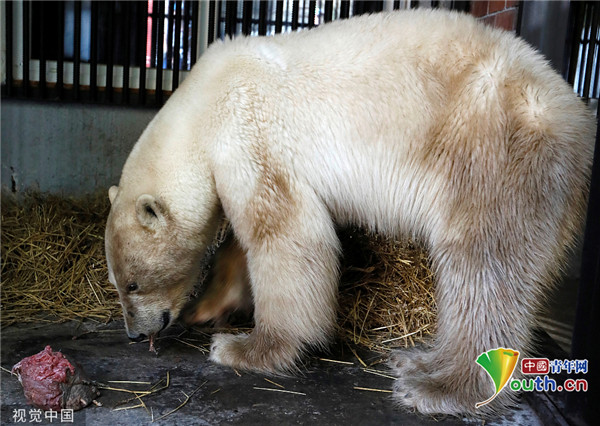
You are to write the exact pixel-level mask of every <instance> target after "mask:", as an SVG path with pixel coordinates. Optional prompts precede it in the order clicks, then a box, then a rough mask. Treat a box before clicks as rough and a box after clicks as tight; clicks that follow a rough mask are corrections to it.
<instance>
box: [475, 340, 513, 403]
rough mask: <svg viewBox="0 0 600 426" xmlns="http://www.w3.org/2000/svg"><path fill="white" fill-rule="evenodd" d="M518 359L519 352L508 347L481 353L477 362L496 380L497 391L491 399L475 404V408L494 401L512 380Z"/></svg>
mask: <svg viewBox="0 0 600 426" xmlns="http://www.w3.org/2000/svg"><path fill="white" fill-rule="evenodd" d="M518 360H519V352H518V351H515V350H513V349H507V348H497V349H491V350H489V351H487V352H484V353H482V354H481V355H479V357H478V358H477V361H476V362H477V364H479V365H480V366H481V367H483V369H484V370H485V371H486V372H487V373H488V375H489V376H490V377H491V378H492V380H493V381H494V385H495V387H496V393H494V394H493V395H492V396H491V397H490V398H489V399H487V400H485V401H482V402H478V403H477V404H475V408H479V407H481V406H482V405H485V404H488V403H489V402H492V401H493V399H494V398H496V396H497V395H498V393H499V392H500V391H501V390H502V389H503V388H504V386H506V384H507V383H508V381H509V380H510V378H511V376H512V374H513V372H514V371H515V367H516V366H517V361H518Z"/></svg>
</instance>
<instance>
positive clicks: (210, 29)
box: [207, 0, 217, 46]
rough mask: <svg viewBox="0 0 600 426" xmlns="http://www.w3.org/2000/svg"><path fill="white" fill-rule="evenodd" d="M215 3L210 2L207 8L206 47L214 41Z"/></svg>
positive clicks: (212, 0) (213, 1) (213, 0)
mask: <svg viewBox="0 0 600 426" xmlns="http://www.w3.org/2000/svg"><path fill="white" fill-rule="evenodd" d="M216 8H217V5H216V1H215V0H211V2H210V6H209V7H208V37H207V38H208V45H209V46H210V44H211V43H212V42H213V41H215V14H216Z"/></svg>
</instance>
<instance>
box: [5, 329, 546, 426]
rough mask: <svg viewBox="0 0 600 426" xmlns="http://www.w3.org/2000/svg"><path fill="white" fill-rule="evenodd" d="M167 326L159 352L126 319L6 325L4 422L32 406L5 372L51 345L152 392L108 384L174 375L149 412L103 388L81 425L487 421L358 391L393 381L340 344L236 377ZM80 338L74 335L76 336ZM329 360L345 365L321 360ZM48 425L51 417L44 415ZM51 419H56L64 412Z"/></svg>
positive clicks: (103, 376) (529, 420)
mask: <svg viewBox="0 0 600 426" xmlns="http://www.w3.org/2000/svg"><path fill="white" fill-rule="evenodd" d="M167 331H168V333H166V335H165V336H164V338H162V337H161V340H160V341H159V344H158V347H159V355H158V356H157V355H154V354H153V353H150V352H148V344H147V343H136V344H131V343H130V342H129V340H128V339H127V337H126V335H125V333H124V331H123V324H122V323H121V322H120V321H115V322H113V323H110V324H108V325H94V324H78V323H75V322H71V323H66V324H60V325H56V324H46V325H43V324H39V325H20V326H10V327H5V328H4V329H2V332H1V343H2V346H1V364H2V367H3V370H2V373H1V379H2V381H1V392H0V397H1V401H2V402H1V404H2V405H1V410H0V415H1V418H0V423H1V424H3V425H5V424H12V423H14V418H13V414H14V412H15V411H14V410H16V409H25V410H26V413H27V414H28V413H29V411H28V410H29V409H30V408H31V407H29V406H28V405H27V402H26V400H25V398H24V396H23V392H22V389H21V386H20V384H19V382H18V380H17V379H16V378H15V377H14V376H12V375H11V374H9V373H8V372H7V371H6V370H5V369H8V370H10V369H11V367H12V366H13V365H14V364H15V363H16V362H18V361H19V360H21V359H22V358H23V357H25V356H29V355H32V354H34V353H37V352H39V351H41V350H42V349H43V348H44V346H45V345H47V344H50V345H51V346H52V348H53V349H54V350H60V351H62V352H64V353H65V354H67V355H69V356H71V357H72V359H74V360H75V361H76V362H78V363H79V364H80V365H82V366H83V368H84V370H85V371H86V372H87V374H88V376H89V377H90V378H91V379H93V380H96V381H98V382H101V383H104V384H108V385H110V386H112V387H121V388H127V389H148V388H149V387H150V386H149V385H133V384H119V383H114V382H110V381H115V380H126V381H142V382H150V383H153V384H154V383H157V382H159V381H160V380H161V379H163V378H166V376H167V373H168V375H169V378H170V383H169V387H168V388H166V389H164V390H163V391H161V392H159V393H157V394H154V395H150V396H148V397H145V398H143V401H144V404H145V405H146V407H147V408H143V407H139V408H131V409H122V408H126V407H130V406H133V405H136V404H139V401H136V400H133V401H131V402H129V403H127V404H121V402H122V401H123V400H125V399H128V398H131V394H128V393H124V392H116V391H111V390H103V391H102V395H101V396H100V397H99V398H98V401H99V402H100V403H101V404H102V406H90V407H88V408H85V409H83V410H81V411H76V412H75V413H74V424H78V425H115V426H116V425H145V424H150V423H152V420H153V418H154V420H155V423H156V424H162V425H216V424H244V425H254V424H256V425H258V424H260V425H271V424H273V425H275V424H277V425H280V424H284V425H287V424H310V425H392V424H393V425H460V424H483V423H481V422H470V423H467V422H465V421H463V420H460V419H454V418H438V419H433V418H429V417H423V416H419V415H416V414H413V413H407V412H404V411H402V410H399V409H396V408H394V406H393V404H392V402H391V400H390V394H389V393H384V392H374V391H367V390H360V389H356V388H357V387H362V388H372V389H382V390H389V389H391V386H392V380H391V379H390V378H387V377H383V376H379V375H375V374H371V373H368V372H365V371H364V369H363V367H362V366H361V365H360V364H359V362H358V361H357V358H356V356H355V355H354V354H352V352H351V351H350V350H348V349H347V347H346V348H344V347H341V346H337V347H334V348H333V349H332V350H331V352H330V353H328V354H313V356H312V357H309V359H308V361H307V363H306V366H305V367H304V369H303V373H302V374H301V375H299V376H296V377H277V378H272V377H271V378H268V377H265V376H263V375H260V374H252V373H246V372H240V373H237V372H235V371H234V370H232V369H230V368H226V367H222V366H218V365H215V364H213V363H211V362H210V361H208V360H207V355H206V354H205V353H203V352H202V351H201V350H200V349H199V348H203V347H205V345H206V344H207V342H208V337H206V336H202V335H200V334H197V333H195V334H193V335H190V334H189V333H187V332H185V331H184V330H183V329H181V328H177V327H175V328H172V329H170V330H167ZM182 332H183V333H184V334H181V333H182ZM74 336H77V338H76V339H73V337H74ZM178 336H179V337H178ZM191 345H193V346H191ZM359 356H360V357H361V359H363V360H364V361H365V362H366V363H368V364H369V363H376V362H377V361H378V360H380V359H381V355H379V354H375V353H359ZM325 357H327V358H330V359H334V360H339V361H345V362H347V363H348V364H340V363H333V362H329V361H324V360H322V359H321V358H325ZM372 368H374V369H377V370H380V371H382V372H383V374H385V373H386V367H385V365H383V364H375V365H374V366H373V367H372ZM267 379H269V380H271V381H272V382H275V383H276V384H274V383H272V382H269V381H267ZM136 386H138V387H136ZM265 389H267V390H265ZM268 389H272V390H268ZM279 391H290V392H295V393H287V392H279ZM186 395H188V396H190V398H189V400H188V401H187V403H186V404H185V405H183V406H182V407H181V408H180V409H179V410H177V411H175V412H173V413H172V414H169V415H167V416H166V417H164V418H162V419H159V417H160V416H164V415H165V414H167V413H169V412H170V411H172V410H174V409H175V408H177V407H178V406H180V405H181V404H182V403H183V402H184V400H185V398H186ZM119 408H121V410H118V409H119ZM27 420H28V419H27ZM43 423H46V424H48V423H49V422H48V421H44V420H43V422H42V424H43ZM52 423H53V424H56V423H60V418H59V419H58V420H54V421H53V422H52ZM485 424H487V425H499V424H505V425H508V424H510V425H513V424H518V425H525V426H527V425H532V426H537V425H541V424H542V422H541V421H540V420H539V419H538V417H537V416H536V415H535V414H534V412H533V410H532V408H531V407H530V406H529V405H528V404H527V403H525V402H523V403H521V405H520V407H519V408H518V409H517V410H516V411H515V412H513V413H511V414H510V415H509V416H507V417H505V418H501V419H495V420H494V421H491V422H486V423H485Z"/></svg>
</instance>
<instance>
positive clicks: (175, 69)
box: [171, 1, 181, 91]
mask: <svg viewBox="0 0 600 426" xmlns="http://www.w3.org/2000/svg"><path fill="white" fill-rule="evenodd" d="M175 6H176V7H175V34H174V43H173V83H172V84H171V90H172V91H175V89H177V87H178V86H179V62H180V60H181V55H180V53H179V47H180V44H181V43H180V41H181V1H177V2H176V3H175Z"/></svg>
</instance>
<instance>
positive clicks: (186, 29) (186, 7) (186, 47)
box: [181, 1, 195, 70]
mask: <svg viewBox="0 0 600 426" xmlns="http://www.w3.org/2000/svg"><path fill="white" fill-rule="evenodd" d="M181 7H182V9H183V11H184V12H183V17H182V22H183V49H182V50H183V58H182V59H183V60H182V61H181V69H182V70H189V69H190V59H191V55H190V43H189V37H190V16H191V13H190V12H191V4H190V2H189V1H182V4H181ZM194 22H195V21H194Z"/></svg>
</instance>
